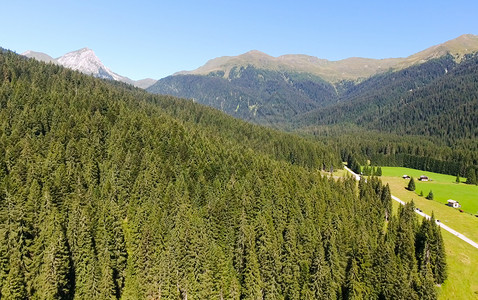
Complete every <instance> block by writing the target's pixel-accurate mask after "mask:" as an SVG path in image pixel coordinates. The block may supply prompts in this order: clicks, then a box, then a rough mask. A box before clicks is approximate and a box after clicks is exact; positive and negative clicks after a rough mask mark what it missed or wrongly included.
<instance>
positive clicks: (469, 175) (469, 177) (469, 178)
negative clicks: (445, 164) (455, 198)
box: [466, 167, 477, 184]
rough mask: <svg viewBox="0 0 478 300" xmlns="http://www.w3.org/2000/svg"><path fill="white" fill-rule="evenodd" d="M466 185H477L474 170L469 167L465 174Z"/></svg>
mask: <svg viewBox="0 0 478 300" xmlns="http://www.w3.org/2000/svg"><path fill="white" fill-rule="evenodd" d="M466 183H467V184H477V180H476V172H475V169H473V168H471V167H470V168H468V171H467V172H466Z"/></svg>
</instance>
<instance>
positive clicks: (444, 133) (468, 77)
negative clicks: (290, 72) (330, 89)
mask: <svg viewBox="0 0 478 300" xmlns="http://www.w3.org/2000/svg"><path fill="white" fill-rule="evenodd" d="M477 76H478V55H477V54H470V55H466V56H465V57H464V58H463V59H462V61H461V62H460V63H456V62H455V61H454V59H453V58H452V57H451V56H449V55H448V56H445V57H442V58H439V59H434V60H431V61H429V62H427V63H424V64H421V65H418V66H414V67H411V68H408V69H404V70H402V71H399V72H392V73H387V74H382V75H377V76H375V77H372V78H370V79H368V80H366V81H364V82H363V83H361V84H359V85H357V86H355V87H353V88H351V89H350V90H348V91H347V92H346V93H345V94H344V95H343V99H341V102H343V103H342V104H340V105H336V106H333V107H329V108H325V109H319V110H316V111H312V112H309V113H307V114H306V115H304V116H301V117H298V118H297V122H298V123H299V124H300V125H299V126H310V125H312V124H313V125H331V124H340V123H352V124H356V125H359V126H361V127H364V128H367V129H376V130H380V131H384V132H392V133H396V134H400V135H424V136H431V137H437V138H439V139H441V140H444V141H446V142H447V143H448V145H453V144H455V142H456V141H457V140H460V139H465V140H473V139H476V138H477V137H478V131H477V130H478V129H477V128H478V97H477V95H478V83H477V82H476V78H477Z"/></svg>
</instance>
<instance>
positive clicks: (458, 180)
mask: <svg viewBox="0 0 478 300" xmlns="http://www.w3.org/2000/svg"><path fill="white" fill-rule="evenodd" d="M455 182H456V183H460V175H459V174H457V175H456V179H455Z"/></svg>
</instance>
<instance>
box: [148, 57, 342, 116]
mask: <svg viewBox="0 0 478 300" xmlns="http://www.w3.org/2000/svg"><path fill="white" fill-rule="evenodd" d="M147 90H148V91H149V92H152V93H157V94H166V95H172V96H178V97H183V98H190V99H194V100H195V101H197V102H199V103H202V104H206V105H208V106H211V107H215V108H218V109H220V110H221V111H224V112H226V113H227V114H229V115H232V116H234V117H237V118H241V119H244V120H247V121H252V122H254V123H260V124H277V123H286V122H287V121H288V120H289V119H290V118H292V117H293V116H295V115H298V114H301V113H304V112H307V111H310V110H313V109H315V108H318V107H324V106H327V105H331V104H333V103H335V102H336V101H337V92H336V90H335V87H334V86H333V85H331V84H330V83H327V82H326V81H324V80H323V79H321V78H320V77H318V76H315V75H312V74H306V73H296V72H287V71H275V70H266V69H257V68H256V67H254V66H252V65H249V66H245V67H233V68H232V69H231V70H229V71H228V74H225V73H224V72H223V71H219V72H215V73H210V74H209V75H208V76H203V75H176V76H169V77H166V78H163V79H161V80H159V81H158V82H157V83H156V84H154V85H152V86H151V87H149V88H148V89H147Z"/></svg>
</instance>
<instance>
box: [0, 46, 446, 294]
mask: <svg viewBox="0 0 478 300" xmlns="http://www.w3.org/2000/svg"><path fill="white" fill-rule="evenodd" d="M0 70H1V74H2V78H1V81H0V120H1V122H0V158H1V160H0V203H1V205H0V262H1V264H0V297H1V298H2V299H147V298H166V299H171V298H176V299H178V298H182V299H185V298H188V299H212V298H218V299H219V298H222V299H257V298H270V299H279V298H288V299H298V298H302V297H304V298H307V299H314V298H319V297H324V296H325V297H326V298H342V299H352V298H354V297H355V298H357V297H358V298H377V299H379V298H384V297H385V298H388V297H390V296H391V295H394V296H397V297H399V298H407V299H409V298H423V297H427V298H428V299H434V298H436V291H435V288H434V285H435V284H436V283H442V282H443V281H444V280H445V278H446V273H445V267H446V265H445V260H444V259H445V258H444V256H443V253H444V250H443V244H442V239H441V234H440V231H439V230H438V228H437V227H436V226H434V225H433V224H434V223H432V222H428V221H426V220H425V221H423V222H422V225H420V226H418V223H417V220H416V219H415V214H414V213H413V206H412V205H409V206H406V207H405V208H404V209H403V210H401V211H400V212H399V214H398V216H397V217H395V216H394V217H390V215H389V212H390V211H391V199H390V190H389V189H388V186H383V185H382V184H381V183H380V182H379V181H378V180H376V179H373V180H369V181H368V182H365V181H362V182H361V183H360V184H359V186H358V187H357V186H356V184H355V182H354V181H353V180H352V179H345V180H341V181H337V182H336V181H334V180H331V179H327V178H324V177H321V175H320V174H319V173H318V172H317V171H316V170H315V168H316V167H317V165H318V166H320V165H324V164H331V165H333V164H334V163H335V162H336V160H337V156H336V154H334V153H330V150H329V149H327V148H325V147H323V146H321V145H318V144H316V143H312V142H310V141H306V140H303V139H301V138H298V137H294V136H292V135H287V134H282V133H277V132H275V131H272V130H270V129H264V128H261V127H259V126H255V125H250V124H246V123H244V122H242V121H238V120H235V119H233V118H231V117H228V116H225V115H224V114H222V113H220V112H217V111H215V110H213V109H210V108H205V107H203V106H200V105H197V104H194V103H192V102H190V101H185V100H179V99H175V98H171V97H165V96H156V95H151V94H148V93H146V92H144V91H141V90H139V89H134V88H132V87H131V86H128V85H124V84H121V83H115V82H111V81H108V80H100V79H97V78H93V77H91V76H86V75H83V74H81V73H79V72H75V71H72V70H69V69H66V68H63V67H60V66H57V65H52V64H44V63H40V62H37V61H35V60H26V59H24V58H23V57H21V56H18V55H16V54H13V53H10V52H4V53H1V54H0ZM271 144H272V145H273V147H271ZM386 216H388V217H390V218H391V221H390V222H387V224H386V223H385V221H386ZM385 226H387V227H388V230H386V232H387V233H386V234H383V232H384V231H383V229H384V228H385ZM425 253H426V255H424V254H425ZM391 266H393V267H391ZM404 283H405V284H404Z"/></svg>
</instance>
